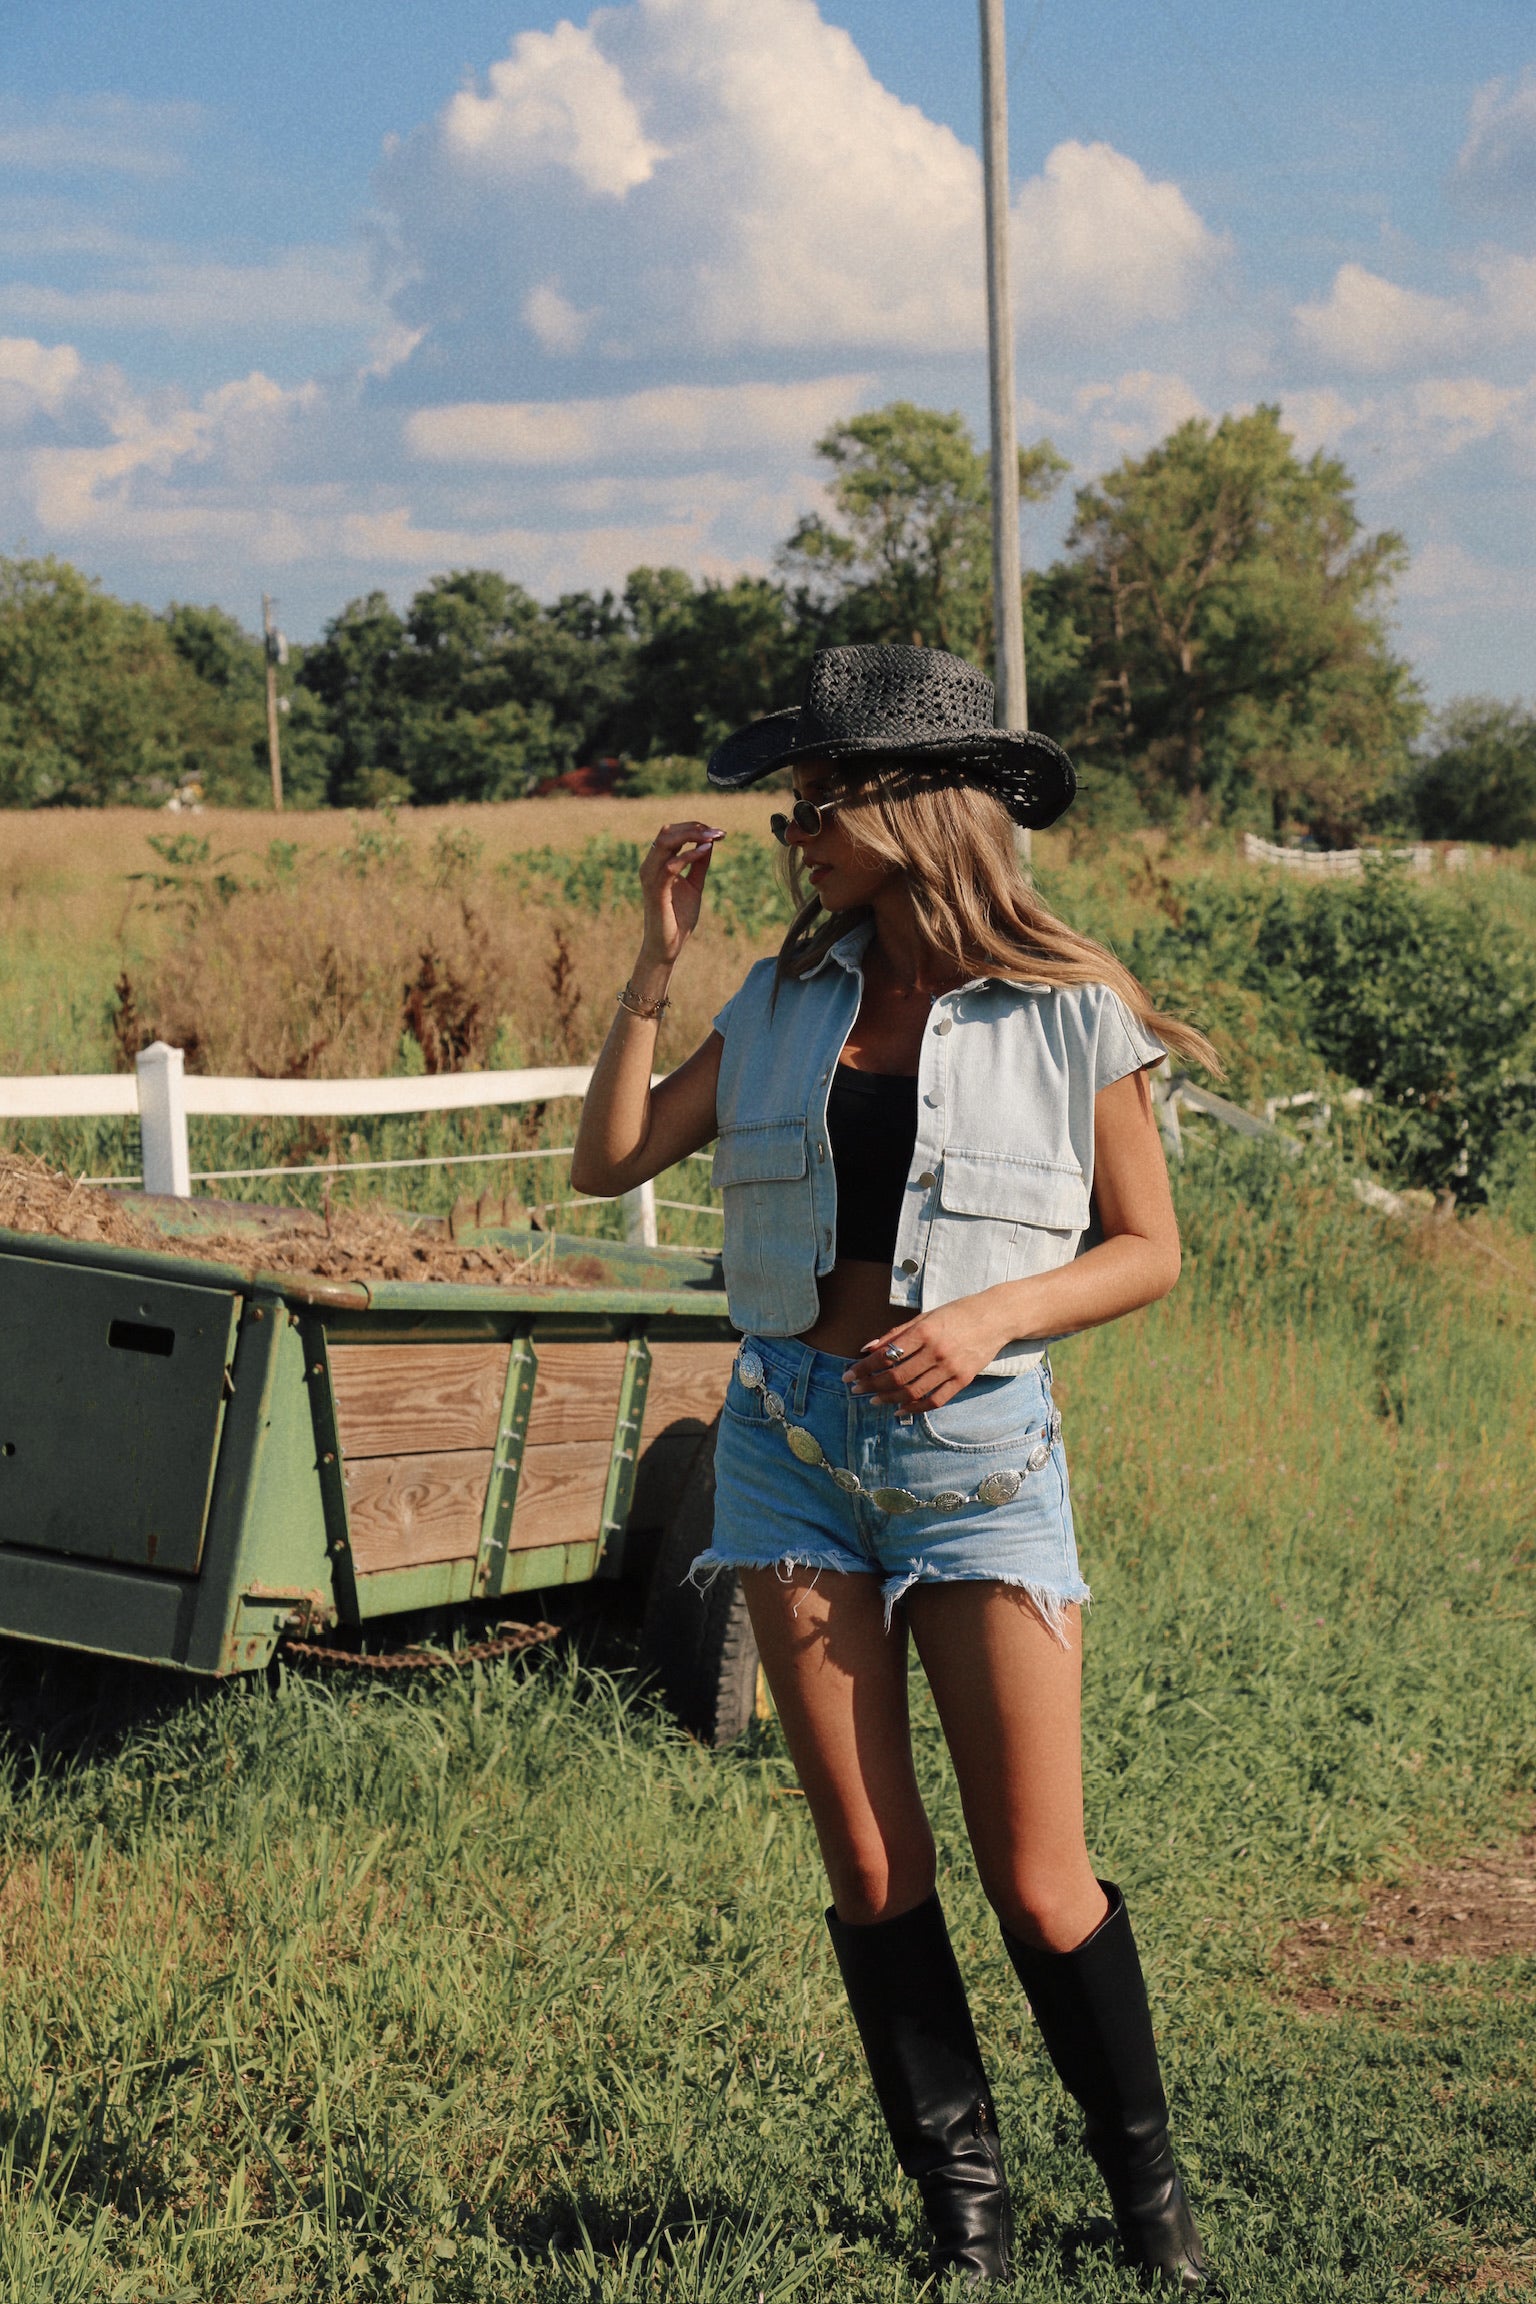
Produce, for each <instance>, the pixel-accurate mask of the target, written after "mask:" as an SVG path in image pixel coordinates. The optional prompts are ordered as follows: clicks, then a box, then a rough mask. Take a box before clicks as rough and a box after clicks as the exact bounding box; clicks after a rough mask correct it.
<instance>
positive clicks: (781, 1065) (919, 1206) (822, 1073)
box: [712, 922, 1165, 1375]
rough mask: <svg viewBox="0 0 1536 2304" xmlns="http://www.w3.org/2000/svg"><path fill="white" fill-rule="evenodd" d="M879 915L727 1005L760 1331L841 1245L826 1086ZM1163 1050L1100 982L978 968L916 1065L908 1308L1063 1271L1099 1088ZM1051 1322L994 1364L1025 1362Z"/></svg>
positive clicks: (727, 1198)
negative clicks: (1012, 975)
mask: <svg viewBox="0 0 1536 2304" xmlns="http://www.w3.org/2000/svg"><path fill="white" fill-rule="evenodd" d="M873 933H874V930H873V927H872V925H871V924H870V923H868V922H865V923H864V924H863V925H861V926H860V927H858V928H855V929H852V930H850V931H849V933H848V934H847V935H846V936H843V937H841V938H839V940H838V942H837V943H836V944H834V945H833V946H832V948H831V950H830V951H829V952H828V953H827V954H826V955H825V956H824V958H823V959H822V960H821V962H820V963H819V965H818V966H817V967H816V968H814V969H813V970H812V971H811V972H810V974H809V975H807V976H804V977H801V978H799V979H794V978H791V979H789V980H787V981H785V982H783V983H781V984H780V985H779V987H778V998H777V1000H776V1001H775V999H774V997H773V993H774V963H773V961H772V960H759V961H758V962H757V964H756V966H755V967H754V968H752V969H751V971H750V972H749V974H748V976H747V979H746V982H745V983H744V984H743V985H742V987H741V990H740V991H739V992H738V993H737V994H736V995H735V997H734V998H733V999H731V1000H729V1001H728V1002H727V1003H726V1005H725V1007H724V1008H722V1009H721V1011H720V1013H719V1015H718V1016H717V1017H716V1018H715V1030H716V1031H717V1032H718V1033H719V1034H720V1035H721V1037H722V1039H723V1040H724V1042H725V1047H724V1051H723V1053H722V1055H721V1058H720V1085H719V1088H718V1091H717V1094H716V1112H717V1115H718V1122H719V1138H718V1142H717V1144H716V1147H715V1157H714V1167H713V1171H712V1174H713V1180H714V1182H715V1183H716V1184H717V1185H719V1187H720V1190H721V1194H722V1197H723V1199H724V1202H725V1286H726V1294H727V1297H728V1300H729V1304H730V1313H731V1319H732V1321H733V1323H734V1324H735V1326H736V1327H738V1328H739V1329H741V1330H742V1331H743V1332H744V1333H746V1334H751V1335H757V1336H798V1335H800V1334H802V1333H803V1332H804V1330H805V1329H807V1328H809V1327H811V1326H813V1325H814V1323H815V1321H816V1319H817V1316H818V1314H819V1312H820V1309H821V1305H820V1298H819V1296H818V1294H817V1289H816V1282H817V1279H818V1277H819V1276H820V1274H822V1273H823V1272H829V1271H830V1270H831V1269H832V1266H833V1264H834V1263H835V1262H836V1241H837V1188H836V1184H835V1181H834V1178H833V1170H832V1150H831V1145H830V1143H829V1141H828V1137H827V1096H828V1093H829V1091H830V1088H831V1085H832V1074H833V1071H834V1069H835V1067H836V1065H837V1061H838V1058H839V1056H840V1055H841V1054H842V1049H843V1043H844V1042H845V1040H846V1039H847V1037H848V1035H849V1033H850V1031H851V1030H852V1029H853V1022H854V1018H855V1017H856V1016H857V1014H858V1012H859V1002H860V1000H861V998H862V997H863V991H864V976H863V969H862V966H861V962H862V960H863V956H864V951H865V948H866V946H867V945H868V943H869V940H870V937H871V936H872V935H873ZM1164 1053H1165V1051H1164V1049H1163V1046H1162V1043H1161V1041H1159V1040H1155V1039H1154V1038H1153V1036H1152V1034H1151V1033H1150V1032H1148V1031H1147V1030H1146V1029H1145V1027H1144V1026H1143V1025H1141V1024H1140V1023H1138V1022H1137V1020H1136V1018H1135V1017H1134V1016H1133V1015H1132V1014H1131V1012H1130V1010H1129V1009H1128V1008H1127V1007H1126V1005H1125V1003H1124V1001H1123V1000H1121V999H1120V998H1119V996H1118V995H1117V994H1116V993H1114V992H1111V991H1110V989H1109V988H1108V986H1107V985H1104V984H1074V985H1070V986H1067V987H1061V988H1059V987H1056V986H1052V985H1040V984H1019V983H1011V982H1005V981H1002V980H1000V979H998V978H996V977H978V978H977V979H976V980H975V981H974V982H973V983H970V984H962V985H961V986H960V988H959V990H958V991H955V992H945V993H942V994H941V995H940V997H939V998H938V999H937V1000H936V1001H935V1002H934V1004H933V1009H932V1013H931V1015H930V1017H929V1021H928V1025H927V1029H926V1030H925V1032H924V1034H923V1046H922V1053H921V1055H920V1056H919V1058H918V1070H917V1143H916V1146H915V1147H914V1150H913V1154H912V1166H911V1168H910V1169H909V1171H908V1174H907V1188H906V1193H905V1196H904V1198H903V1202H902V1210H901V1219H900V1223H899V1226H898V1229H897V1234H896V1256H895V1262H894V1264H893V1265H892V1269H891V1302H892V1303H893V1304H899V1305H901V1306H903V1307H908V1308H910V1309H911V1310H912V1311H914V1312H915V1311H919V1310H922V1311H931V1310H932V1309H933V1307H934V1306H935V1305H938V1304H948V1303H951V1302H953V1300H954V1299H955V1298H956V1297H957V1296H972V1295H975V1294H976V1293H977V1292H978V1291H979V1290H980V1289H983V1288H993V1287H996V1286H998V1285H999V1284H1000V1283H1001V1282H1003V1281H1005V1280H1023V1279H1028V1278H1031V1277H1033V1276H1034V1275H1035V1274H1036V1273H1040V1272H1053V1271H1055V1269H1056V1268H1057V1266H1058V1265H1061V1264H1067V1263H1070V1261H1071V1260H1072V1258H1073V1257H1074V1256H1075V1255H1076V1254H1077V1252H1078V1249H1079V1246H1080V1245H1081V1242H1082V1239H1083V1235H1084V1233H1085V1232H1086V1231H1087V1230H1088V1226H1089V1221H1090V1209H1089V1202H1090V1196H1091V1194H1092V1191H1093V1100H1094V1097H1095V1096H1096V1095H1097V1093H1098V1091H1099V1090H1100V1089H1101V1088H1104V1087H1107V1086H1108V1085H1109V1083H1110V1082H1111V1081H1112V1080H1119V1079H1122V1078H1123V1077H1124V1075H1125V1074H1126V1073H1127V1072H1135V1071H1138V1070H1140V1069H1141V1067H1142V1066H1144V1065H1149V1064H1155V1063H1156V1062H1157V1061H1158V1059H1159V1058H1160V1057H1161V1056H1162V1055H1163V1054H1164ZM1048 1341H1049V1339H1048V1338H1041V1337H1034V1338H1020V1339H1019V1340H1018V1341H1017V1342H1016V1343H1014V1344H1010V1345H1009V1346H1008V1347H1007V1348H1006V1349H1005V1350H1004V1352H1003V1353H1002V1354H1000V1355H999V1357H998V1358H997V1359H996V1360H994V1361H992V1362H991V1363H990V1364H989V1366H988V1367H987V1369H986V1370H985V1371H984V1373H985V1374H987V1375H1008V1374H1012V1373H1013V1372H1014V1370H1015V1368H1016V1367H1018V1366H1020V1365H1024V1364H1027V1363H1028V1362H1029V1361H1031V1360H1033V1359H1034V1358H1036V1357H1038V1354H1039V1351H1040V1347H1041V1345H1042V1343H1044V1342H1048Z"/></svg>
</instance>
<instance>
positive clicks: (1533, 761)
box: [1408, 696, 1536, 848]
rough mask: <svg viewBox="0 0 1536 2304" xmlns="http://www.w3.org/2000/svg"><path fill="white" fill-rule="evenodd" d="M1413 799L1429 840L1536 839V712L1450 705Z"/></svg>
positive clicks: (1472, 699) (1414, 784)
mask: <svg viewBox="0 0 1536 2304" xmlns="http://www.w3.org/2000/svg"><path fill="white" fill-rule="evenodd" d="M1408 798H1409V801H1410V804H1411V805H1412V808H1413V811H1414V815H1415V816H1416V818H1417V820H1418V825H1419V829H1420V831H1421V832H1423V833H1424V835H1425V836H1426V838H1428V839H1430V840H1491V841H1493V842H1495V843H1496V845H1498V846H1499V847H1506V848H1512V847H1514V846H1515V845H1516V843H1517V842H1519V841H1521V840H1536V712H1532V711H1530V710H1528V709H1526V708H1525V707H1524V706H1522V705H1519V704H1501V703H1499V702H1498V701H1497V700H1496V699H1495V698H1494V697H1491V696H1463V697H1461V698H1459V699H1458V700H1457V702H1455V703H1454V704H1448V705H1447V706H1446V708H1445V710H1444V712H1442V713H1441V714H1440V717H1439V718H1438V720H1437V721H1436V723H1435V726H1434V728H1433V730H1432V732H1431V737H1430V743H1429V747H1428V750H1427V754H1426V757H1425V758H1424V759H1422V760H1421V761H1420V762H1418V763H1417V765H1416V767H1415V769H1414V772H1413V774H1412V776H1411V778H1410V780H1409V785H1408Z"/></svg>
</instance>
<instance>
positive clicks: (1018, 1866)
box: [906, 1581, 1108, 1952]
mask: <svg viewBox="0 0 1536 2304" xmlns="http://www.w3.org/2000/svg"><path fill="white" fill-rule="evenodd" d="M906 1609H907V1615H908V1618H909V1620H910V1623H911V1626H912V1635H913V1638H914V1639H915V1641H916V1643H917V1652H918V1655H919V1657H920V1658H921V1660H922V1666H923V1670H924V1671H925V1672H926V1673H927V1675H928V1684H929V1686H930V1687H931V1688H932V1690H933V1696H934V1702H935V1703H936V1705H937V1706H938V1711H939V1719H940V1721H941V1722H942V1723H943V1728H944V1736H945V1741H946V1742H947V1744H948V1746H949V1750H950V1756H951V1758H952V1759H953V1761H954V1764H955V1775H956V1777H957V1779H958V1780H959V1785H960V1799H961V1804H962V1806H963V1808H964V1810H965V1822H966V1829H967V1831H968V1832H969V1834H970V1839H971V1846H972V1848H973V1849H974V1851H975V1855H976V1867H977V1870H978V1871H979V1873H980V1875H981V1884H982V1887H983V1889H984V1890H985V1891H986V1895H987V1899H988V1901H989V1902H990V1904H991V1905H992V1908H993V1910H994V1911H995V1912H996V1913H997V1916H998V1918H999V1919H1000V1920H1001V1921H1002V1923H1003V1925H1004V1927H1005V1928H1007V1929H1009V1930H1010V1931H1011V1932H1012V1934H1014V1935H1015V1936H1019V1937H1022V1939H1023V1941H1024V1942H1025V1943H1026V1944H1030V1945H1033V1946H1034V1947H1035V1948H1036V1949H1037V1950H1040V1951H1049V1952H1070V1951H1071V1950H1072V1949H1073V1948H1074V1947H1075V1946H1076V1945H1079V1944H1081V1943H1082V1942H1083V1941H1084V1940H1085V1938H1087V1937H1088V1936H1090V1935H1091V1934H1092V1932H1093V1930H1094V1929H1095V1928H1096V1927H1097V1926H1098V1925H1099V1922H1100V1921H1101V1920H1102V1919H1103V1918H1104V1915H1105V1912H1106V1910H1107V1909H1108V1907H1107V1904H1106V1901H1105V1897H1104V1891H1103V1890H1102V1889H1101V1888H1100V1886H1099V1884H1098V1881H1097V1879H1096V1878H1095V1876H1094V1870H1093V1866H1092V1864H1091V1863H1090V1862H1089V1860H1088V1849H1087V1845H1086V1842H1085V1840H1084V1837H1083V1760H1082V1727H1081V1720H1082V1627H1081V1622H1080V1618H1079V1612H1078V1610H1077V1609H1076V1608H1072V1609H1069V1610H1068V1612H1067V1623H1066V1626H1065V1631H1066V1641H1065V1644H1063V1643H1062V1642H1061V1641H1060V1640H1058V1639H1057V1638H1056V1637H1055V1636H1054V1635H1053V1634H1052V1633H1051V1632H1050V1631H1048V1630H1047V1628H1046V1626H1045V1625H1044V1624H1043V1623H1042V1622H1041V1620H1040V1617H1039V1616H1038V1615H1037V1613H1036V1612H1035V1610H1034V1608H1033V1607H1032V1606H1031V1605H1030V1603H1029V1601H1028V1599H1027V1598H1026V1596H1025V1595H1024V1593H1022V1592H1021V1591H1019V1590H1018V1589H1017V1588H1016V1587H1015V1586H1013V1585H1009V1584H998V1583H992V1582H982V1581H977V1582H975V1583H956V1584H918V1585H914V1586H913V1587H912V1589H911V1590H910V1591H909V1592H908V1594H907V1598H906Z"/></svg>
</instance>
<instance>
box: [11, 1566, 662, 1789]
mask: <svg viewBox="0 0 1536 2304" xmlns="http://www.w3.org/2000/svg"><path fill="white" fill-rule="evenodd" d="M512 1617H516V1618H517V1619H519V1620H522V1619H524V1618H526V1619H528V1620H530V1621H531V1620H532V1619H534V1618H537V1617H543V1618H546V1619H547V1620H549V1621H551V1622H554V1623H556V1624H558V1625H559V1626H560V1628H561V1634H562V1638H561V1641H560V1646H561V1647H562V1648H565V1649H567V1650H573V1651H574V1652H575V1654H576V1655H577V1656H578V1658H579V1659H580V1661H581V1662H582V1663H584V1664H586V1665H588V1666H590V1667H591V1668H592V1669H594V1670H596V1671H599V1672H604V1671H606V1672H608V1673H623V1672H625V1671H626V1670H628V1671H633V1669H634V1667H635V1664H636V1660H637V1649H638V1635H637V1631H636V1629H635V1625H634V1624H633V1623H632V1621H631V1620H630V1613H629V1612H627V1611H626V1609H625V1607H624V1606H623V1604H622V1603H621V1602H618V1601H615V1600H613V1599H612V1598H610V1595H609V1593H608V1591H607V1590H606V1589H605V1590H604V1591H603V1592H602V1593H601V1594H600V1595H599V1596H598V1597H597V1598H595V1599H594V1598H590V1597H588V1588H587V1587H586V1586H575V1587H563V1588H562V1587H556V1588H554V1589H552V1590H550V1591H547V1592H526V1593H518V1594H516V1595H513V1596H512V1597H511V1598H510V1599H502V1600H497V1601H488V1602H485V1603H483V1604H482V1605H479V1606H464V1607H460V1608H456V1609H445V1608H439V1609H432V1610H418V1611H416V1612H414V1613H413V1614H411V1615H409V1616H397V1617H383V1618H379V1619H377V1620H375V1621H373V1622H371V1623H369V1624H367V1625H365V1626H364V1627H362V1628H361V1635H360V1637H357V1638H356V1639H355V1645H356V1647H357V1648H358V1649H359V1650H360V1651H361V1652H362V1653H364V1654H369V1655H373V1654H378V1653H389V1652H391V1651H394V1650H397V1649H401V1648H407V1647H412V1646H417V1645H421V1644H427V1645H430V1646H432V1647H440V1648H442V1649H444V1650H451V1648H452V1647H453V1645H454V1644H455V1639H456V1638H457V1639H458V1640H461V1641H471V1640H477V1639H480V1638H482V1637H483V1636H484V1634H485V1632H486V1631H487V1630H488V1629H490V1628H492V1620H494V1622H495V1623H497V1624H499V1623H500V1622H502V1621H503V1620H506V1619H508V1618H512ZM539 1661H540V1651H539V1650H538V1649H530V1650H529V1651H528V1652H527V1654H526V1655H525V1656H522V1657H517V1658H512V1659H508V1663H509V1665H510V1666H511V1668H513V1669H519V1670H530V1669H534V1668H536V1667H537V1664H538V1662H539ZM344 1669H346V1667H345V1665H344V1663H343V1661H342V1658H341V1652H340V1651H339V1652H338V1662H337V1663H336V1664H331V1663H321V1662H317V1661H314V1660H312V1659H305V1658H299V1657H294V1656H289V1655H287V1654H285V1651H284V1650H283V1649H282V1648H281V1647H279V1649H278V1652H277V1656H276V1658H275V1659H274V1661H273V1663H272V1665H271V1666H269V1667H268V1668H267V1671H266V1672H265V1674H263V1673H260V1672H256V1673H242V1674H238V1675H236V1674H232V1675H230V1676H229V1677H227V1678H223V1679H212V1678H208V1677H206V1676H204V1675H202V1674H198V1673H189V1672H182V1671H178V1670H176V1669H175V1668H174V1667H173V1666H170V1665H162V1664H145V1663H138V1662H135V1661H132V1660H130V1659H128V1658H125V1657H116V1656H98V1655H93V1654H91V1653H89V1652H88V1651H86V1650H83V1649H74V1648H60V1647H54V1646H52V1645H49V1644H45V1643H43V1642H37V1641H31V1640H15V1639H10V1638H4V1639H0V1767H3V1766H5V1764H6V1763H7V1762H9V1763H10V1765H11V1768H12V1769H13V1770H14V1781H15V1782H16V1784H17V1785H18V1787H22V1786H25V1785H26V1784H27V1783H29V1782H30V1781H31V1780H33V1779H34V1778H42V1779H44V1780H45V1781H56V1780H60V1779H63V1778H65V1777H68V1776H69V1775H70V1774H72V1773H73V1772H74V1771H75V1770H76V1769H78V1768H80V1767H82V1766H84V1765H87V1764H89V1763H91V1762H95V1761H102V1760H111V1759H113V1758H114V1757H115V1756H116V1755H117V1754H118V1753H119V1752H120V1751H121V1749H122V1747H123V1746H124V1745H125V1744H127V1743H128V1742H129V1741H130V1740H131V1739H133V1738H134V1737H136V1736H139V1735H141V1734H143V1733H144V1732H145V1731H152V1730H154V1729H156V1728H158V1727H161V1726H163V1725H165V1724H167V1723H169V1722H171V1721H174V1720H177V1719H180V1718H183V1717H185V1716H186V1715H188V1714H191V1713H196V1712H198V1711H200V1710H202V1709H203V1708H205V1707H207V1706H212V1705H218V1704H220V1703H224V1702H227V1701H228V1700H229V1698H230V1697H231V1696H234V1695H239V1696H244V1695H247V1694H249V1692H250V1691H251V1689H252V1687H253V1686H257V1687H259V1686H261V1685H262V1684H265V1685H267V1686H271V1687H276V1686H277V1685H278V1682H279V1678H280V1675H281V1673H283V1672H288V1673H292V1674H294V1675H295V1676H296V1677H302V1678H304V1679H307V1680H314V1681H316V1682H318V1683H320V1684H322V1685H323V1684H324V1683H325V1682H326V1680H327V1679H335V1678H336V1677H337V1676H338V1675H339V1673H340V1672H341V1671H342V1670H344ZM436 1669H437V1668H436V1667H434V1668H432V1673H431V1676H433V1677H435V1674H436ZM441 1669H442V1670H445V1671H447V1670H452V1669H453V1667H452V1665H451V1664H450V1663H448V1662H447V1661H445V1663H444V1664H443V1666H442V1667H441ZM399 1677H400V1675H399V1674H397V1673H394V1672H391V1673H388V1674H382V1673H381V1674H380V1675H379V1678H380V1680H381V1681H382V1680H384V1679H386V1678H387V1679H388V1680H390V1681H397V1680H398V1679H399ZM348 1679H349V1682H350V1686H349V1691H348V1692H349V1693H350V1694H356V1693H358V1692H360V1691H361V1690H362V1689H366V1687H367V1686H368V1685H369V1676H368V1675H365V1674H364V1673H361V1672H348Z"/></svg>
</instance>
